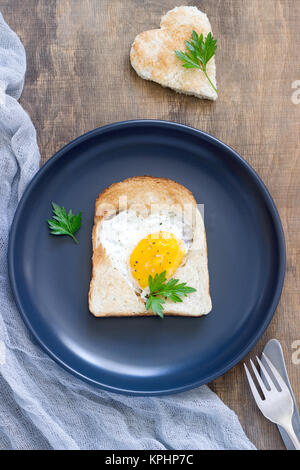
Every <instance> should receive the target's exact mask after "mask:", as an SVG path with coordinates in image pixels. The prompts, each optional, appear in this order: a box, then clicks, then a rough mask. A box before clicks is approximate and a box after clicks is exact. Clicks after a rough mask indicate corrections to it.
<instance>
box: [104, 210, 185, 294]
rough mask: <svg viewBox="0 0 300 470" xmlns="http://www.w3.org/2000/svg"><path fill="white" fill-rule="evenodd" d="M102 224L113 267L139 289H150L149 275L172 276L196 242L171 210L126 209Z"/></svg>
mask: <svg viewBox="0 0 300 470" xmlns="http://www.w3.org/2000/svg"><path fill="white" fill-rule="evenodd" d="M101 225H102V226H101V230H100V233H99V237H100V241H101V244H102V246H103V247H104V249H105V251H106V253H107V255H108V256H109V258H110V261H111V263H112V266H113V268H114V269H116V270H118V271H119V272H120V274H121V275H122V276H123V277H124V279H126V281H127V283H128V284H129V285H130V286H131V287H133V288H134V289H135V290H136V291H137V292H141V291H143V290H144V289H145V288H147V286H148V278H149V275H151V276H152V277H154V276H155V274H159V273H161V272H163V271H166V274H167V278H168V279H169V278H170V277H172V276H174V274H175V273H176V271H177V269H178V268H179V266H181V265H182V264H183V263H184V260H185V257H186V255H187V252H188V251H189V249H190V246H191V244H192V229H191V227H190V226H189V225H188V224H186V223H184V221H183V217H182V215H178V214H176V213H174V212H171V211H170V212H155V213H152V214H149V215H142V214H137V213H136V212H134V211H132V210H128V211H122V212H120V213H118V214H116V215H114V216H112V217H111V218H108V219H104V220H103V222H102V224H101Z"/></svg>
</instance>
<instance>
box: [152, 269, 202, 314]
mask: <svg viewBox="0 0 300 470" xmlns="http://www.w3.org/2000/svg"><path fill="white" fill-rule="evenodd" d="M148 287H149V294H148V295H147V296H146V297H147V302H146V309H147V310H150V308H152V311H153V313H154V315H159V316H160V317H161V318H163V317H164V314H163V304H164V303H165V300H164V299H169V300H171V301H172V302H182V299H181V297H186V296H187V294H190V293H191V292H196V289H194V288H193V287H189V286H187V285H186V282H182V283H180V284H179V280H178V279H170V280H169V281H167V277H166V271H163V272H162V273H160V274H155V276H154V278H153V277H152V276H151V275H150V276H149V278H148Z"/></svg>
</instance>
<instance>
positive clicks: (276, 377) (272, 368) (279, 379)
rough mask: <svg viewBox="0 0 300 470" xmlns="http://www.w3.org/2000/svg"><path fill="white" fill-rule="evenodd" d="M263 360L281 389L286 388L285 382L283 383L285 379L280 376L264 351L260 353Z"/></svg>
mask: <svg viewBox="0 0 300 470" xmlns="http://www.w3.org/2000/svg"><path fill="white" fill-rule="evenodd" d="M262 355H263V357H264V359H265V361H266V362H267V364H268V366H269V367H270V369H271V371H272V373H273V375H274V377H275V379H276V380H277V382H278V384H279V386H280V388H281V390H286V389H287V388H288V387H287V384H286V383H285V381H284V380H283V378H282V377H281V375H280V374H279V372H278V370H277V369H276V367H275V366H274V365H273V364H272V362H271V361H270V359H269V358H268V357H267V356H266V354H265V353H262Z"/></svg>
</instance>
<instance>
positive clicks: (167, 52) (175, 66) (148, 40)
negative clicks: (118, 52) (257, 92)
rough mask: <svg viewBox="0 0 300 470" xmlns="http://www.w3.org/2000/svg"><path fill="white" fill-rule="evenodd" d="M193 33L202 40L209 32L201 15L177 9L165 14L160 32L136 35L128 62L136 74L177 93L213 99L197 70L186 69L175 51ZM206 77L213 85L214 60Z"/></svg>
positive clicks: (190, 10) (209, 87) (200, 13)
mask: <svg viewBox="0 0 300 470" xmlns="http://www.w3.org/2000/svg"><path fill="white" fill-rule="evenodd" d="M193 30H195V31H196V32H197V33H198V34H199V35H200V34H203V36H204V37H206V36H207V34H208V33H209V32H211V25H210V22H209V20H208V18H207V16H206V14H205V13H203V12H202V11H200V10H198V8H196V7H188V6H181V7H176V8H174V9H173V10H170V11H168V12H167V13H166V14H165V15H164V16H163V17H162V19H161V23H160V29H152V30H149V31H144V32H143V33H140V34H138V36H136V38H135V40H134V42H133V44H132V47H131V51H130V61H131V65H132V67H133V68H134V69H135V71H136V73H137V74H138V75H139V76H140V77H142V78H144V79H145V80H152V81H154V82H157V83H159V84H160V85H162V86H164V87H169V88H172V89H173V90H175V91H177V92H179V93H185V94H187V95H194V96H197V97H198V98H205V99H209V100H216V99H217V96H218V95H217V93H216V92H215V91H214V89H213V88H212V86H211V85H210V83H209V81H208V80H207V78H206V77H205V75H204V73H203V72H202V71H201V70H199V69H186V68H184V67H182V62H181V60H180V59H178V57H176V55H175V53H174V51H175V50H182V51H185V50H186V46H185V41H188V40H190V38H191V35H192V31H193ZM207 74H208V76H209V78H210V79H211V81H212V82H213V84H214V85H215V86H216V64H215V59H214V57H213V58H212V59H211V60H210V61H209V62H208V64H207Z"/></svg>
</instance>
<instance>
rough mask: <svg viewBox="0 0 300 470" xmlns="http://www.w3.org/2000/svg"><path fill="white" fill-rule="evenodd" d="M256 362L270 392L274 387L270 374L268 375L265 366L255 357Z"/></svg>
mask: <svg viewBox="0 0 300 470" xmlns="http://www.w3.org/2000/svg"><path fill="white" fill-rule="evenodd" d="M256 360H257V362H258V364H259V367H260V370H261V371H262V372H263V374H264V376H265V379H266V382H267V384H268V385H269V387H270V389H271V390H272V387H274V382H273V380H272V379H271V377H270V374H269V373H268V371H267V369H266V368H265V366H264V365H263V363H262V362H261V360H260V359H259V357H257V356H256Z"/></svg>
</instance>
